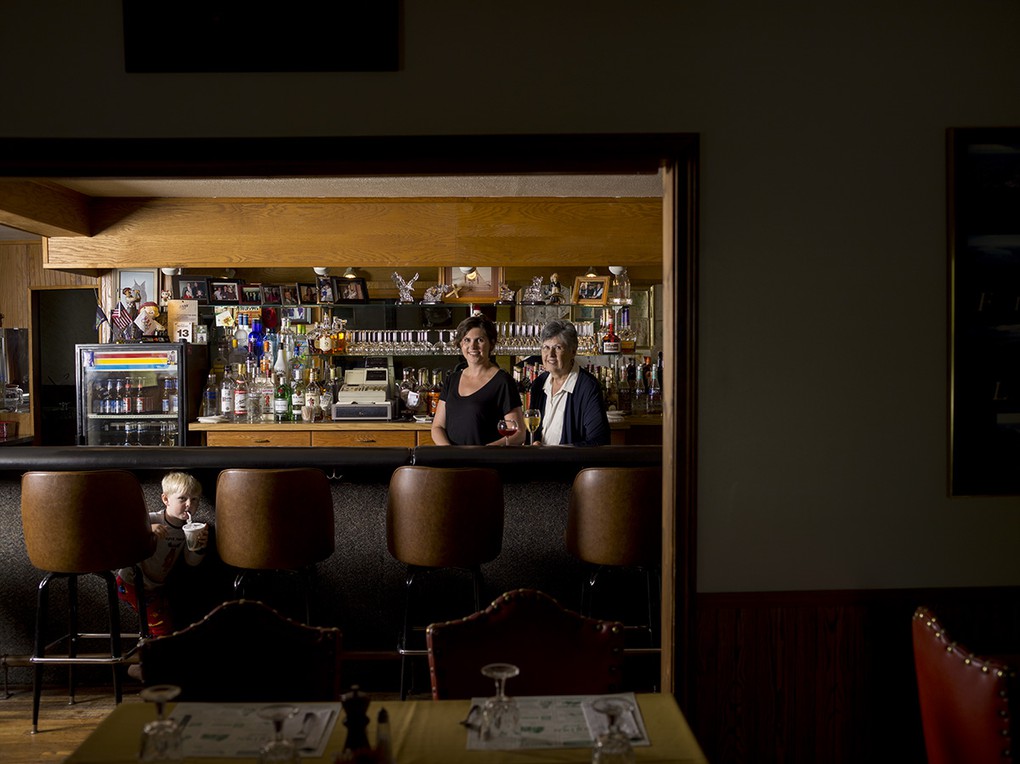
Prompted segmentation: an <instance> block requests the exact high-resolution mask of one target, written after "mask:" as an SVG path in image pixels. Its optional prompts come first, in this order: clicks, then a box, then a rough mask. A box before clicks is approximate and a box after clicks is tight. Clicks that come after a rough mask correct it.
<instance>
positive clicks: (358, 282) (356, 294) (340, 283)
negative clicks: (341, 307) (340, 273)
mask: <svg viewBox="0 0 1020 764" xmlns="http://www.w3.org/2000/svg"><path fill="white" fill-rule="evenodd" d="M334 286H335V287H336V301H337V302H338V303H342V304H351V303H362V302H368V287H367V286H365V279H345V278H338V279H337V280H336V284H335V285H334Z"/></svg>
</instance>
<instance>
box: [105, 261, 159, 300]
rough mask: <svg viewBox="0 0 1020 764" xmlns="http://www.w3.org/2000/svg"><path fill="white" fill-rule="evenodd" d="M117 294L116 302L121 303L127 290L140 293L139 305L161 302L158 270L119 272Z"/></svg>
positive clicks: (135, 269) (134, 269) (140, 269)
mask: <svg viewBox="0 0 1020 764" xmlns="http://www.w3.org/2000/svg"><path fill="white" fill-rule="evenodd" d="M116 283H117V294H116V295H114V302H120V299H121V296H122V295H123V294H124V290H125V289H131V290H133V291H136V292H138V296H139V298H140V299H139V300H138V303H137V304H138V305H141V304H142V303H145V302H157V301H158V300H159V269H158V268H124V269H121V270H118V271H117V282H116Z"/></svg>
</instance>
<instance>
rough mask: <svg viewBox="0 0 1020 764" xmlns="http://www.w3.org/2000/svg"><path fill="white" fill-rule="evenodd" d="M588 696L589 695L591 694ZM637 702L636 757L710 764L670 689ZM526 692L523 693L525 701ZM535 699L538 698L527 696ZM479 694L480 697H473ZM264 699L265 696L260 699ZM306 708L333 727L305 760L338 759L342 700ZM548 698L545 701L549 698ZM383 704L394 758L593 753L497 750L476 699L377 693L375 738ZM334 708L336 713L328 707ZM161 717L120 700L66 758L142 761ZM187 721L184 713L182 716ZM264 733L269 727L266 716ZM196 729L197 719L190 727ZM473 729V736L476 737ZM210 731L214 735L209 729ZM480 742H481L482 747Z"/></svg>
mask: <svg viewBox="0 0 1020 764" xmlns="http://www.w3.org/2000/svg"><path fill="white" fill-rule="evenodd" d="M578 697H579V696H555V697H554V699H553V700H554V701H555V703H563V702H566V703H567V704H568V705H569V704H570V701H571V700H572V698H578ZM590 697H591V696H586V697H585V699H586V700H589V701H590ZM632 697H633V698H634V700H635V701H636V704H637V707H638V715H639V719H640V720H641V723H642V724H643V728H644V729H643V730H642V732H643V733H644V736H645V739H644V740H642V741H641V742H640V743H639V744H636V745H635V747H634V754H635V760H636V762H639V763H648V764H651V763H657V762H661V763H662V764H666V763H667V762H668V763H670V764H688V763H689V764H707V760H706V759H705V756H704V754H703V753H702V751H701V747H700V746H699V745H698V742H697V740H696V739H695V737H694V734H693V733H692V732H691V729H690V726H689V725H688V724H687V720H686V719H685V718H684V715H683V713H682V712H681V711H680V708H679V707H678V706H677V703H676V700H675V699H674V698H673V696H672V695H669V694H666V693H637V694H634V695H633V696H632ZM524 700H525V699H521V702H522V703H523V702H524ZM530 700H535V699H530ZM477 702H478V699H476V700H475V703H477ZM177 705H179V706H180V709H179V710H184V709H186V710H187V714H186V717H187V718H188V719H192V718H193V719H197V720H202V719H203V718H205V717H208V718H216V717H217V715H218V714H220V713H221V712H222V711H223V709H224V706H228V705H232V704H217V703H188V704H172V703H171V704H167V709H168V714H169V715H170V716H171V717H174V715H175V708H176V706H177ZM263 705H264V704H263ZM293 705H294V706H296V707H299V708H301V709H302V712H304V711H305V710H309V711H310V712H309V714H308V718H309V719H310V718H311V711H316V712H319V713H324V714H325V715H326V716H328V718H329V719H330V723H329V727H328V728H326V729H324V730H323V731H322V738H323V739H322V741H321V743H320V744H319V745H318V746H317V750H315V751H310V752H306V753H305V752H303V754H302V756H301V761H302V763H303V764H334V761H335V760H338V759H337V755H338V754H339V753H341V752H342V751H343V749H344V743H345V741H346V739H347V733H348V730H347V727H346V726H345V725H344V714H343V709H342V708H341V706H340V703H335V704H323V703H315V704H311V703H308V704H302V703H299V702H295V703H294V704H293ZM547 705H548V704H547ZM383 708H385V709H386V712H387V715H388V717H389V727H390V739H391V745H392V753H393V761H394V762H395V763H396V764H433V763H434V762H448V763H450V764H458V763H460V762H464V763H465V764H471V763H472V762H479V763H480V762H485V764H488V763H489V762H495V763H496V764H499V763H500V762H518V763H519V764H531V763H532V762H587V761H591V757H592V746H591V742H590V740H586V741H583V742H582V741H580V740H578V741H566V742H565V743H564V744H563V745H542V746H538V747H528V746H527V745H522V746H521V747H515V748H510V749H504V750H494V749H493V748H491V747H485V746H484V744H482V743H480V742H479V741H480V738H479V737H478V734H477V729H476V728H475V729H473V728H472V725H471V723H470V722H469V723H468V724H467V725H465V724H464V720H465V719H470V718H472V715H473V713H474V711H475V710H476V708H475V706H474V705H473V702H472V701H471V700H407V701H400V700H373V701H372V702H371V704H370V706H369V709H368V716H369V724H368V729H367V736H368V740H369V741H370V743H372V744H374V743H375V741H376V733H377V729H376V727H377V721H376V720H377V718H378V712H379V710H380V709H383ZM331 711H332V713H331ZM155 718H156V711H155V707H154V706H153V704H150V703H135V702H130V703H121V704H119V705H118V706H116V707H115V708H114V709H113V711H111V712H110V714H109V716H107V717H106V718H105V719H104V720H103V721H102V722H100V724H99V725H98V726H97V727H96V729H95V730H93V731H92V733H91V734H90V735H89V736H88V738H86V739H85V740H84V741H83V742H82V743H81V745H80V746H78V748H77V749H76V750H75V751H74V752H73V753H72V754H71V755H70V757H68V758H67V759H66V760H65V761H66V762H67V764H121V763H122V762H123V763H124V764H126V763H127V762H137V761H138V755H139V744H140V740H141V734H142V728H143V727H144V726H145V724H146V723H147V722H150V721H153V720H154V719H155ZM185 723H187V721H185ZM264 730H265V740H266V741H268V740H269V739H270V737H271V735H272V730H271V727H270V726H269V725H268V723H266V724H265V727H264ZM192 731H194V727H193V730H192ZM472 736H474V737H472ZM210 737H212V736H210ZM479 746H482V747H481V748H480V747H479ZM185 754H186V756H185V759H184V761H186V762H189V763H191V762H193V763H194V764H201V763H202V762H211V763H218V764H232V763H234V762H236V763H237V764H244V763H245V762H255V761H257V760H258V756H257V752H255V751H246V750H233V751H230V752H229V753H226V754H222V755H216V756H210V755H208V754H209V750H208V749H207V750H205V751H202V752H199V753H197V754H195V752H194V751H191V752H189V750H188V741H187V740H186V741H185ZM193 754H194V755H193Z"/></svg>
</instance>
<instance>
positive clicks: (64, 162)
mask: <svg viewBox="0 0 1020 764" xmlns="http://www.w3.org/2000/svg"><path fill="white" fill-rule="evenodd" d="M699 152H700V144H699V136H698V135H697V134H695V133H622V134H573V135H571V134H560V135H475V136H463V135H462V136H373V137H315V138H240V139H238V138H230V139H226V138H169V139H146V138H139V139H45V138H39V139H36V138H8V139H0V178H11V179H14V178H18V179H25V178H38V179H46V178H60V177H107V178H113V177H120V178H125V177H166V178H188V177H196V178H197V177H280V176H289V177H302V176H305V177H330V176H352V177H357V176H405V175H430V174H442V175H477V174H483V175H498V174H514V175H516V174H526V173H540V172H544V173H550V172H557V173H627V174H630V173H656V172H659V171H660V170H661V171H662V172H663V197H662V213H663V214H662V225H663V242H662V249H663V251H662V275H663V291H664V294H665V299H664V306H663V329H664V348H667V349H672V350H673V353H672V354H670V353H666V354H665V359H664V382H663V385H664V390H663V393H664V394H663V401H664V406H663V409H664V411H663V463H664V464H672V465H674V469H673V470H663V507H662V527H663V559H662V579H663V587H662V600H663V603H662V604H663V607H662V632H661V633H662V635H663V638H662V656H661V685H660V686H661V687H662V689H663V690H665V691H668V692H672V693H673V694H674V696H675V697H676V698H677V700H678V702H679V704H680V706H681V708H683V709H684V710H689V709H690V702H691V700H692V698H693V696H692V686H691V684H692V683H691V678H692V677H693V670H694V667H695V664H696V661H695V656H693V655H692V650H691V646H692V645H693V644H694V629H695V623H694V597H695V594H696V591H697V582H696V572H697V554H696V553H697V483H696V478H697V442H698V440H697V435H698V422H697V402H698V345H697V318H698V195H699ZM10 206H11V205H10V203H9V200H8V199H7V198H6V196H5V195H4V194H3V192H2V190H0V223H8V224H15V225H16V227H19V228H22V229H23V230H29V231H30V232H32V233H37V234H38V235H41V236H46V235H49V232H51V231H52V230H53V225H54V221H53V220H52V219H49V218H48V212H47V211H46V210H44V209H36V210H34V211H31V210H30V211H28V212H27V213H26V211H25V210H24V209H13V210H12V209H10ZM33 225H34V226H35V227H36V230H34V231H32V230H31V228H32V226H33Z"/></svg>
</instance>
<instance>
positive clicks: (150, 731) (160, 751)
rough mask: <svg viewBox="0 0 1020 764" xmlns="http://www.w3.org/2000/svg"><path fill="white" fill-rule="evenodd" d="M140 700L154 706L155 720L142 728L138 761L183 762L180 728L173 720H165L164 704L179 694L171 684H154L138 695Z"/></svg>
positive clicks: (176, 688) (179, 691)
mask: <svg viewBox="0 0 1020 764" xmlns="http://www.w3.org/2000/svg"><path fill="white" fill-rule="evenodd" d="M139 694H140V695H141V697H142V700H145V701H147V702H150V703H155V704H156V720H155V721H152V722H148V723H147V724H146V725H145V726H144V727H143V728H142V746H141V751H140V752H139V754H138V760H139V761H177V762H182V761H184V754H183V752H182V751H181V728H180V726H179V725H178V724H177V722H175V721H174V720H173V719H167V718H166V704H167V703H169V702H170V701H171V700H173V699H174V698H176V697H177V696H178V695H180V694H181V688H180V687H177V686H176V685H173V684H154V685H153V686H152V687H146V688H145V689H143V690H142V691H141V692H140V693H139Z"/></svg>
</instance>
